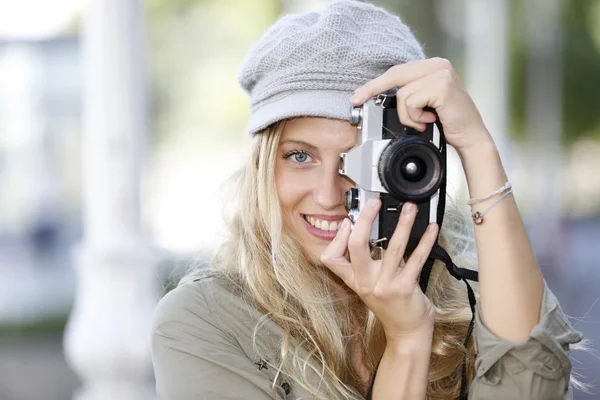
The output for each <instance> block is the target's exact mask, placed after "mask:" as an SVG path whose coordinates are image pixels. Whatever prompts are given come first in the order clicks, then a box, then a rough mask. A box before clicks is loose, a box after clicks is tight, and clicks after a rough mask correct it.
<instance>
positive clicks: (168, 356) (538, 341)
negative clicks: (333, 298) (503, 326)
mask: <svg viewBox="0 0 600 400" xmlns="http://www.w3.org/2000/svg"><path fill="white" fill-rule="evenodd" d="M261 316H262V317H263V320H264V322H265V324H264V325H263V326H262V327H261V328H260V329H259V330H258V332H257V349H255V348H253V345H252V333H253V328H254V327H255V325H256V323H257V322H258V320H259V319H260V318H261ZM282 332H283V331H282V329H281V328H280V327H279V326H278V325H276V324H275V323H274V322H273V321H272V320H270V319H268V318H264V315H262V314H260V313H259V312H258V311H257V310H256V309H254V308H253V307H250V306H249V305H248V304H247V303H245V302H244V301H243V300H242V299H241V298H240V297H238V296H236V295H234V294H233V292H232V291H230V290H228V289H227V286H226V285H225V284H223V283H221V282H220V281H217V279H216V278H205V279H203V280H200V281H196V282H190V283H186V284H183V285H180V286H179V287H177V288H176V289H174V290H172V291H171V292H169V293H168V294H167V295H166V296H164V297H163V298H162V300H161V301H160V303H159V304H158V307H157V309H156V313H155V316H154V325H153V331H152V357H153V363H154V371H155V377H156V391H157V395H158V399H160V400H200V399H210V400H213V399H228V400H229V399H244V400H267V399H277V400H291V399H301V398H305V399H308V398H311V395H310V394H309V393H308V392H307V391H306V390H305V389H303V388H302V387H300V385H298V384H295V383H294V382H293V381H292V380H290V379H288V378H286V377H284V376H283V374H277V371H276V370H275V368H274V367H272V366H267V363H266V361H269V362H271V363H273V364H274V365H277V360H279V358H278V357H279V353H278V352H279V344H280V343H281V339H282V337H283V334H282ZM475 332H476V344H477V346H478V347H477V348H478V358H477V361H476V363H475V366H476V377H475V379H474V380H473V382H472V383H471V386H470V388H469V399H473V400H483V399H512V400H514V399H527V400H535V399H540V400H542V399H543V400H554V399H556V400H558V399H561V400H562V399H572V398H573V394H572V389H571V387H570V385H569V377H570V373H571V363H570V361H569V356H568V354H569V345H570V344H573V343H577V342H579V341H581V340H582V335H581V334H580V333H579V332H577V331H576V330H575V329H573V327H572V326H571V324H570V323H569V322H568V320H567V319H566V318H565V316H564V314H563V312H562V310H561V308H560V306H559V304H558V302H557V300H556V298H555V296H554V294H553V293H552V292H551V291H550V290H549V289H548V288H547V287H546V289H545V291H544V299H543V304H542V310H541V315H540V322H539V324H538V325H536V326H535V327H534V328H533V330H532V331H531V334H530V336H529V338H528V339H527V340H525V341H523V342H521V343H518V344H513V343H509V342H506V341H504V340H501V339H499V338H497V337H496V336H494V334H492V333H491V332H490V331H489V330H488V329H487V328H486V327H485V325H484V323H483V321H482V320H481V315H480V312H479V307H478V308H477V312H476V319H475ZM301 349H302V350H304V349H303V348H301ZM257 350H258V352H257ZM300 355H301V357H303V359H306V358H307V352H304V353H303V352H302V351H301V352H300ZM311 360H312V359H311ZM312 365H315V364H314V363H313V364H312ZM315 368H316V369H317V371H318V370H320V368H319V367H318V366H316V365H315ZM307 370H308V371H309V374H308V375H309V377H310V379H314V382H319V378H318V375H317V374H316V373H314V372H313V370H312V369H311V368H308V369H307ZM276 374H277V376H276ZM323 386H324V385H321V387H322V388H323ZM355 393H356V395H357V398H362V396H361V395H360V394H359V392H358V391H357V390H356V391H355ZM328 398H331V399H334V398H335V397H334V395H333V394H332V395H331V396H330V397H328Z"/></svg>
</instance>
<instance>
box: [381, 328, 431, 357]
mask: <svg viewBox="0 0 600 400" xmlns="http://www.w3.org/2000/svg"><path fill="white" fill-rule="evenodd" d="M432 340H433V329H432V330H431V331H427V332H423V333H421V334H418V335H416V334H415V335H410V336H404V337H395V338H394V339H388V340H387V344H386V351H389V352H391V353H392V354H393V355H395V356H398V357H412V356H414V355H423V354H429V353H431V343H432Z"/></svg>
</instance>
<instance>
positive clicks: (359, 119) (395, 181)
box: [339, 92, 446, 254]
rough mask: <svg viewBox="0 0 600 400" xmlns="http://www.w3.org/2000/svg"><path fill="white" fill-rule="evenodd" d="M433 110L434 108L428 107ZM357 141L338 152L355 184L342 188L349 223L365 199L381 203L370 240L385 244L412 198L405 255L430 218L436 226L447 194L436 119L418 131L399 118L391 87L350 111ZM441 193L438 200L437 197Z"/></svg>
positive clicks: (440, 131)
mask: <svg viewBox="0 0 600 400" xmlns="http://www.w3.org/2000/svg"><path fill="white" fill-rule="evenodd" d="M429 111H433V109H429ZM351 122H352V124H353V125H357V126H358V143H357V146H355V147H354V148H352V149H351V150H349V151H348V152H346V153H342V154H341V158H342V167H341V169H340V170H339V173H340V174H342V175H345V176H347V177H348V178H350V179H351V180H353V181H354V182H355V183H356V185H357V186H358V187H357V188H353V189H351V190H349V191H348V192H346V197H345V205H346V208H347V209H348V210H349V213H348V216H349V218H350V220H351V221H352V223H354V222H356V219H357V218H358V214H359V213H360V212H361V210H362V209H363V208H364V207H365V206H366V204H367V202H368V201H369V199H371V198H374V197H378V198H380V199H381V202H382V206H381V209H380V211H379V215H378V217H377V218H376V219H375V221H374V223H373V227H372V230H371V236H370V239H371V244H372V245H376V246H381V247H383V248H387V244H388V242H389V239H390V238H391V237H392V234H393V232H394V230H395V228H396V225H397V223H398V218H399V216H400V212H401V210H402V206H403V205H404V203H405V202H407V201H411V202H414V203H416V205H417V207H418V213H417V216H416V219H415V223H414V225H413V227H412V230H411V233H410V238H409V242H408V248H407V254H410V253H411V252H412V250H414V248H415V247H416V245H417V244H418V242H419V240H420V238H421V237H422V236H423V234H424V233H425V230H426V228H427V226H428V225H429V223H430V222H437V223H438V225H439V226H441V223H442V219H443V213H444V205H445V202H444V201H443V200H444V196H445V193H446V141H445V138H444V136H443V129H442V126H441V124H440V123H439V122H437V121H436V123H433V124H427V129H426V131H425V132H419V131H417V130H415V129H413V128H410V127H407V126H404V125H403V124H402V123H400V120H399V118H398V112H397V110H396V96H395V92H386V93H383V94H380V95H378V96H376V97H373V98H371V99H369V100H368V101H367V102H366V103H365V104H364V105H363V106H361V107H355V108H353V110H352V121H351ZM440 198H441V199H442V201H441V202H440Z"/></svg>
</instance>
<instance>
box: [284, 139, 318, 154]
mask: <svg viewBox="0 0 600 400" xmlns="http://www.w3.org/2000/svg"><path fill="white" fill-rule="evenodd" d="M281 144H282V145H283V144H297V145H300V146H306V147H308V148H309V149H311V150H313V151H316V150H319V149H318V147H317V146H315V145H314V144H310V143H307V142H303V141H302V140H295V139H286V140H284V141H282V142H281Z"/></svg>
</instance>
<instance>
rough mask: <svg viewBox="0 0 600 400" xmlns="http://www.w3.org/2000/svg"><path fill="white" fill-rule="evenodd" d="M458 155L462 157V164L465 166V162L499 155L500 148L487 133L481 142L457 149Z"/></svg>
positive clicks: (482, 136)
mask: <svg viewBox="0 0 600 400" xmlns="http://www.w3.org/2000/svg"><path fill="white" fill-rule="evenodd" d="M456 153H457V154H458V156H459V157H460V160H461V161H462V163H463V164H465V161H469V160H470V159H474V158H479V159H481V158H482V157H484V158H485V157H489V156H490V155H493V154H497V153H498V148H497V147H496V143H494V139H493V138H492V136H491V135H490V134H489V132H487V131H486V134H485V135H481V140H479V141H477V142H473V143H471V144H470V145H469V146H465V147H462V148H457V149H456Z"/></svg>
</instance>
